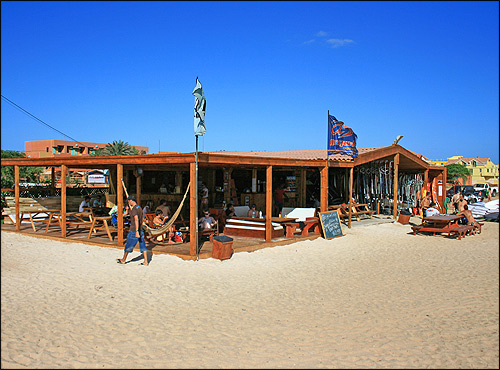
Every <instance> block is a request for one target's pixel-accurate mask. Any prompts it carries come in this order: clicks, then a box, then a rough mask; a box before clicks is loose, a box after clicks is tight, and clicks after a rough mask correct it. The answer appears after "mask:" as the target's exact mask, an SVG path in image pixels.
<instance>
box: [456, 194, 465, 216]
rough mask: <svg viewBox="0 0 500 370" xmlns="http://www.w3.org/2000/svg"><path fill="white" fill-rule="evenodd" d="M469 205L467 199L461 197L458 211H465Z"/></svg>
mask: <svg viewBox="0 0 500 370" xmlns="http://www.w3.org/2000/svg"><path fill="white" fill-rule="evenodd" d="M466 205H467V200H465V199H464V196H463V195H462V197H461V198H460V200H459V201H458V206H457V212H459V213H460V212H463V211H464V210H465V206H466Z"/></svg>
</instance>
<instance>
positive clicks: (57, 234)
mask: <svg viewBox="0 0 500 370" xmlns="http://www.w3.org/2000/svg"><path fill="white" fill-rule="evenodd" d="M3 231H6V232H14V233H15V232H16V227H15V225H13V224H2V232H3ZM20 233H21V234H23V235H29V236H34V237H37V238H44V239H51V240H59V241H63V242H69V243H85V244H92V245H98V246H100V247H109V248H116V249H120V250H123V246H118V245H117V244H116V232H115V233H114V234H113V239H114V242H111V241H110V240H109V238H108V235H107V234H106V231H101V230H100V231H98V232H97V233H96V234H93V235H92V236H91V237H90V239H88V238H87V237H88V234H89V229H88V228H85V229H82V228H79V229H77V228H72V227H69V228H68V229H67V237H66V238H63V237H61V231H60V229H59V228H55V227H54V228H49V231H48V232H47V233H45V228H40V229H37V231H36V232H34V231H33V229H32V227H31V224H30V223H24V222H23V223H22V224H21V231H20ZM230 237H231V238H233V252H234V253H239V252H253V251H256V250H258V249H262V248H269V247H274V246H277V245H285V244H291V243H294V242H298V241H302V240H310V239H316V238H318V237H320V234H319V233H313V234H309V235H308V236H301V235H295V236H294V237H293V238H286V237H279V238H275V239H273V241H272V242H270V243H266V242H265V240H263V239H256V238H248V237H242V236H230ZM124 239H126V235H125V238H124ZM207 239H208V238H207ZM146 246H147V247H148V250H149V251H151V253H153V254H170V255H173V256H176V257H179V258H182V259H184V260H196V255H194V256H191V255H190V254H189V250H190V249H189V243H176V244H167V243H162V242H153V241H146ZM212 246H213V244H212V243H211V242H210V241H208V240H203V241H202V242H200V244H199V247H200V252H199V254H198V258H199V259H205V258H212ZM134 251H139V247H138V246H136V247H135V249H134Z"/></svg>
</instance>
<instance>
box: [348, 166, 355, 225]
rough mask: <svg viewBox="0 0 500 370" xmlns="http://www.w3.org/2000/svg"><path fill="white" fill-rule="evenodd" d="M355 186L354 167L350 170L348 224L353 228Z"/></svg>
mask: <svg viewBox="0 0 500 370" xmlns="http://www.w3.org/2000/svg"><path fill="white" fill-rule="evenodd" d="M353 184H354V167H351V168H350V169H349V222H348V223H347V227H348V228H349V229H350V228H351V221H352V187H353Z"/></svg>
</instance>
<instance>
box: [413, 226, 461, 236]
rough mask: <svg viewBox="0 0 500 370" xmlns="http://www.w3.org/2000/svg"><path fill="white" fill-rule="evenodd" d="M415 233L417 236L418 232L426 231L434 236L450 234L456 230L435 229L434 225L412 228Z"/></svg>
mask: <svg viewBox="0 0 500 370" xmlns="http://www.w3.org/2000/svg"><path fill="white" fill-rule="evenodd" d="M411 229H412V231H413V235H416V234H417V233H418V232H422V231H426V232H429V233H432V234H433V235H436V233H448V235H449V234H450V232H451V231H452V230H453V229H454V227H435V226H433V225H430V224H429V225H418V226H412V227H411Z"/></svg>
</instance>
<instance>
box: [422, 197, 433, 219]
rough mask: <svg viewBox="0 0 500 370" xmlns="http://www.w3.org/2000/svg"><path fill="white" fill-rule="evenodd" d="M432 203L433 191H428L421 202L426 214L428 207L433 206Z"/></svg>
mask: <svg viewBox="0 0 500 370" xmlns="http://www.w3.org/2000/svg"><path fill="white" fill-rule="evenodd" d="M431 203H432V198H431V193H427V195H426V196H425V197H423V199H422V202H421V204H420V205H421V206H422V212H423V214H424V216H425V215H426V211H427V208H429V207H430V206H431Z"/></svg>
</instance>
